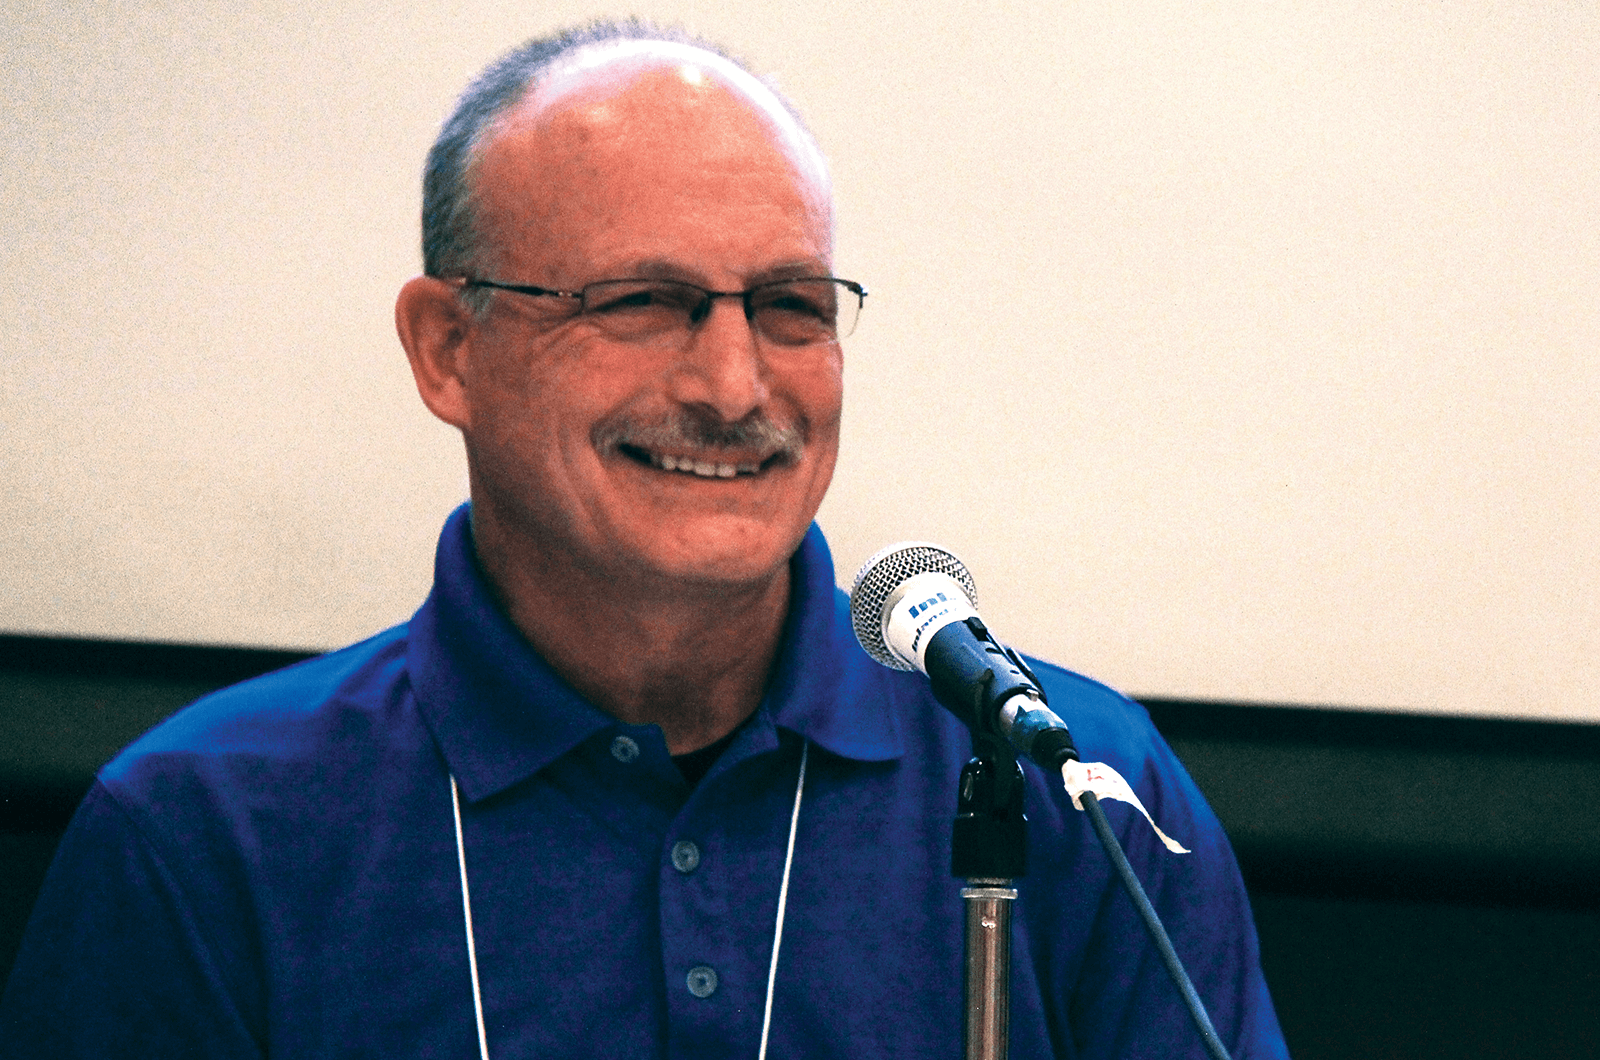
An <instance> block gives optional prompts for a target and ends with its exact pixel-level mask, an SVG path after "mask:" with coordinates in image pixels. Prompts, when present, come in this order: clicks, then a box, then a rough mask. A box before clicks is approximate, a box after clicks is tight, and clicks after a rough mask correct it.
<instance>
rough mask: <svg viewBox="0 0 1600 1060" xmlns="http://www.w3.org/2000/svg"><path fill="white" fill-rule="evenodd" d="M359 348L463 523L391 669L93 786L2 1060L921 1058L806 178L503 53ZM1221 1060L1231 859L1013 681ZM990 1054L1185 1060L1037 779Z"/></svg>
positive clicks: (650, 107) (703, 86)
mask: <svg viewBox="0 0 1600 1060" xmlns="http://www.w3.org/2000/svg"><path fill="white" fill-rule="evenodd" d="M424 228H425V234H424V243H425V247H424V253H425V259H426V262H425V265H426V275H424V276H421V277H418V278H416V279H414V280H412V281H411V282H409V283H408V284H406V286H405V287H404V289H403V290H402V291H401V293H400V297H399V300H398V304H397V307H396V319H397V323H398V329H399V333H400V338H401V342H402V344H403V345H404V347H405V349H406V353H407V355H408V356H409V358H410V362H411V367H412V370H413V372H414V374H415V377H416V381H417V386H418V389H419V391H420V393H421V395H422V398H423V400H424V401H425V402H426V403H427V405H428V407H429V408H430V409H432V410H433V412H434V413H435V414H436V415H438V416H439V417H440V418H441V419H443V420H445V421H446V422H448V423H450V424H452V425H454V426H455V427H457V428H459V429H460V431H461V433H462V436H463V438H464V439H465V443H466V450H467V458H468V468H469V475H470V483H471V496H472V500H471V504H470V507H465V506H464V507H463V509H461V510H459V511H458V512H456V513H455V515H453V516H452V517H451V519H450V520H449V522H448V523H447V524H446V526H445V529H444V533H443V535H442V537H441V541H440V545H439V553H438V560H437V568H436V570H437V573H436V580H435V586H434V590H433V592H432V594H431V595H430V596H429V598H428V600H427V601H426V602H425V603H424V604H423V606H422V608H421V609H420V610H419V611H418V612H417V614H416V616H415V617H414V618H413V619H412V620H411V622H409V623H408V624H406V625H403V626H400V627H397V628H396V629H394V630H391V631H389V632H387V633H384V634H381V635H380V636H378V637H376V638H374V639H373V640H371V641H368V642H366V643H364V644H360V645H356V646H355V647H353V648H349V649H346V650H344V651H342V652H337V653H334V654H332V655H329V656H325V657H323V658H321V659H317V660H313V661H311V662H308V663H306V664H303V665H301V666H297V667H293V668H290V669H288V670H286V671H282V672H280V673H278V674H274V675H269V676H268V677H266V678H263V679H260V680H258V681H255V682H250V683H247V684H246V685H243V686H239V687H237V688H234V689H230V690H227V691H224V692H222V693H219V694H218V695H216V696H212V697H209V698H208V699H206V700H202V701H201V702H200V703H199V704H196V705H195V706H192V707H190V708H189V709H187V710H185V711H183V712H181V713H180V714H178V715H177V716H175V717H174V718H173V719H171V720H170V721H169V722H167V723H166V724H164V725H162V726H160V727H158V728H157V729H156V730H154V731H153V732H151V733H150V734H149V735H147V736H146V737H144V738H143V739H141V740H140V741H139V742H138V743H136V744H135V745H134V746H133V747H132V748H130V749H129V750H128V751H126V752H125V753H124V754H123V755H122V756H120V757H119V758H118V759H117V760H116V761H114V762H113V763H112V764H111V765H109V766H108V767H107V768H106V769H105V770H104V771H103V772H102V774H101V777H100V778H99V780H98V782H97V783H96V785H95V788H94V790H93V791H92V792H91V794H90V796H89V798H88V799H87V800H86V802H85V804H84V806H83V808H82V809H81V810H80V812H79V815H78V817H77V819H76V820H75V822H74V825H73V827H72V830H71V832H70V833H69V835H68V836H67V838H66V839H65V840H64V841H63V844H62V850H61V853H60V855H59V857H58V860H57V863H56V865H55V866H54V867H53V868H52V871H51V876H50V879H49V881H48V882H47V885H46V890H45V894H44V896H43V898H42V899H41V901H40V905H39V908H38V910H37V911H36V913H35V916H34V920H33V922H32V924H31V925H30V933H29V936H28V940H27V942H26V943H25V947H24V952H23V954H22V956H21V958H20V960H19V963H18V966H17V970H16V973H15V975H14V977H13V979H12V982H11V984H10V986H9V988H8V992H7V995H6V1000H5V1009H4V1015H3V1023H0V1033H3V1036H4V1037H5V1039H6V1043H7V1044H6V1049H7V1050H8V1051H7V1055H16V1056H29V1057H36V1056H84V1057H88V1056H94V1057H105V1056H161V1057H168V1056H205V1057H260V1056H294V1057H309V1056H347V1055H348V1056H386V1057H396V1056H457V1057H459V1056H467V1055H472V1054H473V1053H476V1054H477V1055H480V1056H493V1057H522V1056H528V1057H531V1056H539V1057H550V1056H572V1057H580V1056H581V1057H596V1056H606V1057H651V1056H668V1055H670V1056H675V1057H721V1056H729V1057H732V1056H740V1057H748V1056H754V1055H765V1053H766V1052H767V1051H768V1050H769V1049H770V1052H771V1055H773V1056H789V1057H794V1056H807V1057H830V1056H837V1057H863V1058H871V1057H931V1056H954V1055H957V1054H958V1053H959V1051H960V1049H961V1028H962V1009H961V988H962V978H961V958H960V954H961V946H962V942H961V939H962V911H961V908H960V899H959V897H958V891H959V882H958V881H955V880H953V879H951V878H950V876H949V856H950V849H949V831H950V818H951V814H952V811H953V805H952V804H953V797H954V786H955V779H956V777H957V774H958V773H959V770H960V767H961V765H962V763H963V762H964V761H965V759H966V758H967V756H968V755H969V753H970V749H971V743H970V738H969V736H968V734H967V733H966V732H965V731H964V730H962V729H961V727H960V725H959V724H958V723H957V722H956V721H955V720H954V719H953V718H952V717H950V716H949V715H948V714H947V713H946V712H945V711H943V710H942V709H940V708H939V707H937V706H936V705H935V703H934V701H933V699H932V698H931V696H930V695H929V693H928V691H927V689H926V687H925V682H923V680H922V679H921V678H920V677H918V676H916V675H911V674H904V673H899V672H894V671H890V670H887V669H884V668H882V667H878V666H876V665H875V664H873V663H872V662H870V661H869V660H868V659H867V657H866V656H865V655H864V654H862V653H861V652H860V650H859V648H858V647H856V645H855V644H854V642H853V636H852V633H851V631H850V625H849V621H848V617H847V614H846V613H845V611H844V604H843V601H842V599H841V596H840V594H839V593H838V592H837V590H836V589H835V588H834V572H833V569H832V564H831V561H830V559H829V557H828V553H827V549H826V545H825V544H824V543H823V540H822V537H821V533H820V531H818V530H817V529H816V528H815V527H813V526H812V524H811V520H812V517H813V515H814V514H815V512H816V510H817V506H818V505H819V503H820V502H821V500H822V496H823V493H824V491H825V490H826V488H827V485H828V481H829V478H830V476H831V473H832V470H833V465H834V459H835V455H836V452H837V448H838V437H839V416H840V402H841V352H840V346H839V341H838V340H839V332H840V331H841V330H847V329H848V326H849V324H850V322H851V321H853V318H854V315H855V311H856V310H857V309H859V307H860V304H861V299H862V291H861V288H860V287H858V286H857V285H855V284H852V283H850V282H848V281H841V280H837V279H835V278H834V277H832V274H831V264H832V208H831V197H830V191H829V186H828V177H827V172H826V169H825V166H824V164H823V161H822V158H821V155H820V153H819V152H818V151H817V149H816V147H815V145H814V144H813V142H812V140H811V138H810V136H809V135H808V134H807V133H806V132H805V130H804V129H803V128H802V127H801V126H800V124H799V123H798V121H797V120H796V118H795V117H794V115H793V114H792V112H791V111H790V109H789V108H788V107H787V106H786V105H785V104H784V103H783V102H782V101H781V100H779V99H778V98H777V97H776V96H775V95H774V94H773V93H772V92H771V90H770V89H768V88H767V87H765V86H764V85H763V84H762V83H761V82H759V81H757V80H755V79H754V78H752V77H751V76H750V75H749V74H748V73H746V72H745V71H744V70H743V69H742V68H740V67H739V66H738V65H736V64H734V63H732V62H730V61H729V60H727V59H725V58H723V57H722V56H720V55H718V54H715V53H713V52H712V51H708V50H706V49H705V48H704V47H701V46H696V45H693V44H690V43H686V42H684V41H680V40H678V39H676V38H674V37H673V36H672V35H670V34H662V33H659V32H656V31H654V30H651V29H648V28H645V27H641V26H638V25H635V24H625V25H620V26H618V25H610V26H599V27H592V28H590V29H587V30H584V31H579V32H577V33H574V34H568V35H565V36H563V37H560V38H555V39H553V40H551V41H545V42H535V43H533V44H530V45H528V46H525V47H524V49H522V50H521V51H519V52H518V53H514V54H513V55H512V56H510V57H508V58H507V59H506V60H503V61H502V62H501V63H500V64H498V65H497V66H496V67H493V68H491V69H490V70H489V71H488V72H487V73H486V74H485V75H484V77H483V78H481V79H480V81H479V82H478V83H477V84H475V85H474V86H473V88H472V89H469V92H468V94H467V96H466V97H464V99H463V101H462V103H461V104H460V106H459V107H458V110H457V113H456V115H455V116H454V117H452V119H451V120H450V121H449V122H448V123H447V125H446V127H445V130H444V131H443V133H442V134H441V137H440V141H439V143H438V144H437V145H436V146H435V148H434V151H433V153H432V154H431V155H430V159H429V170H428V177H427V187H426V194H425V203H424ZM1040 671H1041V676H1042V679H1043V681H1044V684H1045V686H1046V688H1047V690H1048V691H1049V693H1050V696H1051V702H1052V704H1053V706H1054V707H1055V709H1056V710H1057V712H1058V713H1060V714H1061V715H1063V716H1064V717H1065V718H1067V720H1068V721H1069V722H1071V723H1072V725H1073V728H1074V732H1075V734H1076V736H1077V739H1078V743H1079V745H1080V746H1081V747H1082V748H1083V749H1084V751H1085V753H1086V756H1087V757H1090V758H1094V759H1099V760H1104V761H1106V762H1108V763H1110V764H1111V765H1113V766H1115V767H1116V768H1118V769H1119V770H1121V771H1122V772H1123V774H1124V775H1126V776H1127V777H1128V778H1129V779H1130V780H1131V781H1132V782H1133V783H1134V785H1135V787H1136V788H1137V789H1138V791H1139V794H1140V796H1141V797H1142V798H1143V800H1144V802H1145V804H1146V805H1147V806H1149V808H1150V809H1151V811H1152V813H1154V814H1155V816H1156V818H1157V819H1158V820H1159V821H1160V823H1161V824H1162V826H1163V828H1164V829H1166V830H1167V831H1169V832H1172V833H1174V834H1175V835H1176V836H1177V837H1178V838H1179V839H1180V840H1181V841H1183V842H1185V843H1186V844H1187V845H1188V846H1190V847H1191V848H1193V849H1194V853H1192V854H1189V855H1184V856H1181V857H1179V856H1174V855H1169V854H1167V853H1166V852H1165V851H1163V850H1161V849H1160V847H1159V846H1158V845H1157V844H1156V843H1155V842H1154V840H1153V837H1152V836H1151V834H1150V830H1149V828H1148V827H1147V826H1145V825H1144V823H1143V821H1142V820H1140V819H1138V818H1137V817H1135V816H1133V815H1132V814H1122V815H1118V814H1117V813H1116V811H1113V821H1114V823H1115V824H1116V826H1117V827H1118V829H1119V831H1120V832H1121V833H1122V835H1123V841H1124V843H1125V845H1126V846H1127V847H1128V850H1129V854H1130V857H1131V858H1132V860H1133V863H1134V865H1135V867H1136V868H1137V869H1138V871H1139V872H1140V874H1141V876H1142V877H1143V878H1144V880H1145V883H1146V886H1147V887H1148V889H1149V890H1150V892H1151V894H1152V897H1153V899H1154V900H1155V902H1156V904H1157V907H1158V908H1159V909H1160V910H1161V911H1162V913H1163V916H1164V917H1165V918H1166V920H1167V926H1168V928H1169V930H1170V931H1171V933H1172V935H1173V936H1174V939H1175V941H1176V943H1177V947H1178V950H1179V952H1180V953H1181V954H1182V956H1183V957H1184V959H1185V960H1186V961H1187V962H1188V963H1189V967H1190V969H1191V972H1192V974H1193V975H1194V978H1195V980H1196V982H1197V984H1198V985H1199V988H1200V990H1201V993H1202V994H1203V996H1204V997H1205V1000H1206V1002H1207V1004H1208V1005H1209V1007H1210V1011H1211V1016H1212V1018H1213V1020H1214V1021H1215V1023H1216V1025H1217V1027H1218V1030H1219V1032H1220V1033H1221V1035H1222V1038H1223V1040H1224V1041H1225V1042H1227V1044H1228V1045H1229V1047H1230V1049H1231V1050H1232V1051H1233V1055H1234V1056H1235V1057H1240V1058H1243V1057H1259V1056H1281V1055H1283V1044H1282V1040H1281V1037H1280V1036H1279V1033H1278V1030H1277V1026H1276V1021H1275V1018H1274V1016H1273V1014H1272V1009H1271V1003H1270V1001H1269V1000H1268V998H1267V993H1266V988H1265V985H1264V983H1263V982H1262V979H1261V974H1260V969H1259V967H1258V961H1257V956H1256V951H1255V939H1254V933H1253V929H1252V927H1251V925H1250V920H1249V911H1248V907H1247V903H1246V901H1245V897H1244V894H1243V889H1242V887H1241V885H1240V882H1239V878H1238V873H1237V870H1236V868H1235V866H1234V863H1233V859H1232V855H1231V853H1230V852H1229V850H1228V847H1227V842H1226V840H1225V839H1224V838H1223V836H1222V834H1221V831H1220V829H1219V828H1218V826H1217V825H1216V822H1215V819H1214V818H1213V817H1212V816H1211V814H1210V811H1209V810H1208V809H1207V808H1206V806H1205V804H1204V802H1203V800H1202V799H1201V797H1200V795H1199V793H1198V791H1196V790H1195V789H1194V786H1193V784H1192V783H1191V782H1190V781H1189V779H1188V778H1187V776H1186V775H1185V774H1184V773H1183V771H1182V769H1181V767H1180V766H1178V764H1177V763H1176V761H1175V760H1174V759H1173V758H1172V756H1171V752H1170V751H1169V750H1168V749H1167V748H1166V747H1165V745H1164V744H1163V743H1161V741H1160V738H1159V737H1158V736H1156V735H1155V733H1154V731H1153V730H1152V729H1151V727H1150V725H1149V721H1148V718H1147V717H1146V716H1145V715H1144V713H1143V712H1142V711H1141V710H1140V709H1139V708H1138V707H1137V706H1135V705H1133V704H1131V703H1129V702H1128V701H1126V700H1124V699H1122V698H1121V697H1119V696H1117V695H1116V694H1115V693H1112V692H1110V691H1109V690H1107V689H1104V688H1103V687H1101V686H1098V685H1095V684H1093V683H1092V682H1089V681H1087V680H1085V679H1083V678H1080V677H1077V676H1075V675H1072V674H1068V673H1066V672H1065V671H1061V670H1058V669H1055V668H1052V667H1046V666H1043V665H1042V664H1041V666H1040ZM1028 799H1029V812H1030V816H1031V818H1032V823H1031V828H1032V830H1033V835H1032V866H1031V871H1030V873H1029V875H1027V876H1026V877H1024V878H1023V879H1022V880H1021V881H1019V886H1020V889H1021V897H1020V899H1019V902H1018V914H1017V916H1018V930H1017V934H1016V943H1015V945H1016V949H1015V965H1016V967H1015V975H1014V977H1013V979H1014V984H1013V994H1012V1024H1011V1035H1012V1053H1013V1055H1015V1056H1018V1057H1045V1056H1061V1057H1068V1056H1081V1057H1113V1056H1150V1057H1157V1056H1159V1057H1173V1056H1190V1055H1193V1056H1200V1055H1203V1050H1202V1048H1201V1044H1200V1039H1199V1036H1198V1034H1197V1033H1196V1032H1195V1030H1194V1028H1193V1027H1192V1026H1191V1024H1190V1023H1189V1018H1188V1016H1187V1014H1186V1013H1185V1012H1184V1010H1183V1008H1182V1006H1181V1003H1180V1001H1179V997H1178V994H1177V991H1176V990H1175V989H1174V988H1173V986H1172V985H1171V983H1170V982H1168V980H1167V978H1166V973H1165V971H1164V970H1163V969H1162V967H1161V965H1160V962H1159V960H1158V959H1157V958H1156V956H1155V953H1154V951H1153V949H1152V948H1151V947H1150V945H1149V943H1148V941H1147V939H1146V937H1145V935H1144V931H1143V928H1142V926H1141V925H1140V924H1139V922H1138V920H1137V917H1136V915H1135V913H1134V912H1133V909H1132V907H1131V905H1130V903H1129V902H1128V900H1127V898H1126V896H1124V895H1123V894H1121V893H1120V892H1119V891H1118V890H1117V888H1116V883H1115V880H1114V878H1113V877H1112V875H1111V873H1110V870H1109V868H1108V866H1107V864H1106V861H1105V858H1104V856H1103V854H1102V853H1101V852H1100V850H1099V848H1098V846H1097V845H1096V843H1095V840H1094V839H1093V837H1092V834H1091V833H1090V832H1089V830H1088V828H1087V827H1086V825H1085V824H1084V822H1083V819H1082V815H1081V814H1078V813H1076V812H1075V811H1074V810H1073V809H1072V808H1071V804H1070V802H1069V801H1068V800H1067V799H1066V797H1065V795H1064V794H1063V792H1062V791H1061V790H1060V784H1059V781H1057V782H1055V783H1051V782H1050V781H1049V780H1048V779H1047V778H1044V777H1042V776H1040V775H1039V774H1038V772H1037V771H1035V770H1032V769H1031V767H1030V776H1029V791H1028Z"/></svg>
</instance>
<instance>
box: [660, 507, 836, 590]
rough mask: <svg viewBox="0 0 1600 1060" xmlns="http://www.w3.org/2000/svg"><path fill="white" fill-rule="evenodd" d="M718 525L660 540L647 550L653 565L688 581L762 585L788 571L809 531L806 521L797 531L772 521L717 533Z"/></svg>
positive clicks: (664, 573)
mask: <svg viewBox="0 0 1600 1060" xmlns="http://www.w3.org/2000/svg"><path fill="white" fill-rule="evenodd" d="M806 525H807V526H809V525H810V521H809V520H807V523H806ZM716 529H717V528H710V527H706V528H703V531H704V532H702V533H699V534H693V535H692V536H691V535H690V534H683V535H680V536H679V537H678V538H677V539H676V540H673V541H667V542H657V543H656V547H655V548H649V549H647V550H645V551H646V552H647V554H649V555H650V559H651V560H653V562H650V565H651V566H653V567H654V568H655V570H656V571H657V572H658V573H659V574H660V575H662V576H663V577H665V578H667V579H669V580H674V581H679V582H682V583H684V584H686V585H688V584H696V583H698V584H701V585H707V586H712V585H717V586H724V587H728V588H732V587H735V586H740V585H758V584H762V583H765V582H768V581H770V580H771V579H772V578H773V577H775V576H777V575H781V574H785V573H787V571H788V567H789V559H790V557H791V556H793V555H794V551H795V549H797V548H799V547H800V539H801V538H802V537H804V536H805V526H802V527H801V528H800V529H799V531H798V532H778V531H776V530H774V529H773V528H772V527H770V526H765V527H761V528H760V531H759V532H750V530H749V528H745V531H744V532H739V533H727V532H722V533H718V532H716ZM721 529H724V530H725V529H726V528H721Z"/></svg>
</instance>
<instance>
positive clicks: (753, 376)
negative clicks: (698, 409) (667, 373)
mask: <svg viewBox="0 0 1600 1060" xmlns="http://www.w3.org/2000/svg"><path fill="white" fill-rule="evenodd" d="M689 321H690V328H689V335H688V339H687V341H686V343H685V345H684V348H683V352H682V353H681V354H680V356H679V358H678V363H677V364H676V365H675V366H674V368H673V373H672V385H671V394H672V397H673V398H674V399H675V400H677V401H679V402H681V403H683V404H685V405H699V406H702V407H704V408H706V409H709V410H711V411H713V412H715V413H716V414H717V416H718V417H719V418H720V419H721V420H722V421H723V422H724V423H737V422H738V421H740V420H742V419H744V418H745V417H746V416H747V415H749V414H750V413H751V412H753V411H755V410H756V409H758V408H761V407H762V406H763V405H765V404H766V403H767V400H768V398H769V397H770V391H769V387H768V379H767V366H766V363H765V361H764V360H763V359H762V356H761V347H760V343H759V342H758V340H757V339H756V333H755V329H754V328H753V327H752V325H751V322H750V321H749V320H747V319H746V318H745V312H744V303H743V300H742V299H741V297H740V296H739V295H737V294H734V295H723V294H711V295H708V296H707V298H706V300H705V301H704V302H703V303H701V305H699V306H696V307H695V309H694V311H693V312H691V313H690V315H689Z"/></svg>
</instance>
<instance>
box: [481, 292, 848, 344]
mask: <svg viewBox="0 0 1600 1060" xmlns="http://www.w3.org/2000/svg"><path fill="white" fill-rule="evenodd" d="M802 281H805V282H818V281H826V282H828V283H832V284H834V285H836V286H838V287H842V288H843V289H844V290H845V291H847V292H849V293H850V294H852V295H854V296H855V299H856V311H855V316H854V319H852V321H851V323H850V330H849V331H846V332H843V333H840V332H839V331H838V330H837V328H835V331H834V336H833V337H834V340H835V341H837V340H838V339H846V338H849V337H850V335H851V334H852V333H853V332H854V331H855V329H856V324H857V323H859V322H860V320H861V310H862V309H864V308H866V304H867V289H866V288H865V287H863V286H862V285H861V284H859V283H856V282H855V281H854V280H846V279H842V278H840V277H838V276H790V277H787V278H785V279H782V280H767V281H766V282H764V283H758V284H755V285H753V286H750V287H746V288H745V289H744V290H742V291H713V290H712V289H711V288H709V287H701V286H700V285H699V284H697V283H690V282H688V281H687V280H673V279H667V278H665V277H659V276H630V277H621V278H618V279H614V280H596V281H594V282H593V283H586V284H584V285H583V286H582V287H581V288H579V289H578V290H576V291H563V290H560V289H559V288H555V287H536V286H534V285H533V284H527V283H501V282H500V281H499V280H483V279H478V278H476V277H472V276H462V277H460V278H459V283H460V284H461V286H462V287H463V288H467V287H485V288H488V289H490V290H493V291H510V292H512V293H513V294H525V295H531V296H533V297H535V298H568V299H575V300H576V301H577V302H578V313H579V315H582V314H584V313H586V312H588V311H589V309H588V292H589V291H590V289H592V288H594V287H601V286H606V285H610V284H616V283H670V284H673V285H675V286H677V287H684V288H687V289H689V290H691V291H699V292H700V294H701V296H702V298H701V301H700V302H699V304H698V305H696V306H695V307H694V308H693V309H691V310H690V311H689V326H690V328H693V326H694V325H696V324H698V323H700V322H701V321H702V320H704V319H705V318H706V317H707V316H709V315H710V314H711V305H712V303H713V302H714V301H715V300H716V299H718V298H737V299H739V300H740V301H741V302H743V304H744V319H745V321H746V322H747V323H749V324H750V327H751V329H752V330H753V331H755V333H756V334H757V335H761V334H762V333H761V331H760V330H759V329H757V328H756V326H755V302H754V301H753V296H754V295H755V294H756V293H757V292H759V291H763V290H766V289H768V288H771V287H781V286H783V285H784V284H788V283H798V282H802ZM764 337H765V336H764ZM769 341H770V340H769Z"/></svg>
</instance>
